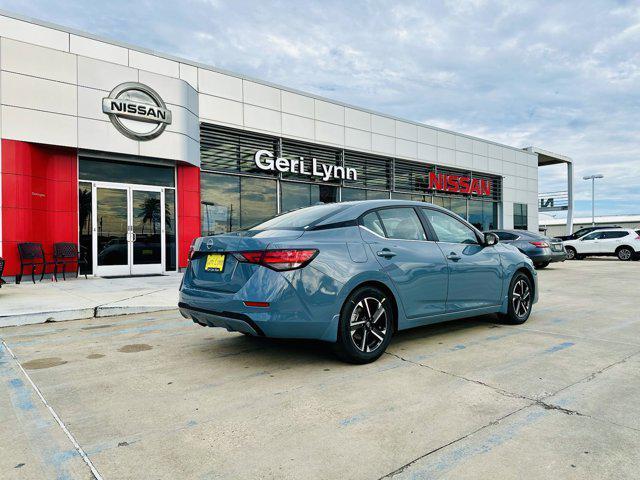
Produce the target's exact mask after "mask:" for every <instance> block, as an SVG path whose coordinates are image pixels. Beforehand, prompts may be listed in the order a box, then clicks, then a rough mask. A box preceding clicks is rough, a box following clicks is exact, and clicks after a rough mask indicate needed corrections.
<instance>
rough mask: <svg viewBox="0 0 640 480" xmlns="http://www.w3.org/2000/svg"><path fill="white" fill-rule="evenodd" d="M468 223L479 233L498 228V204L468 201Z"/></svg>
mask: <svg viewBox="0 0 640 480" xmlns="http://www.w3.org/2000/svg"><path fill="white" fill-rule="evenodd" d="M469 223H471V224H472V225H473V226H474V227H476V228H477V229H478V230H480V231H486V230H491V229H494V228H498V204H497V203H496V202H483V201H482V200H469Z"/></svg>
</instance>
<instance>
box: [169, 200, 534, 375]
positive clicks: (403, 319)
mask: <svg viewBox="0 0 640 480" xmlns="http://www.w3.org/2000/svg"><path fill="white" fill-rule="evenodd" d="M189 257H190V260H189V265H188V267H187V270H186V272H185V275H184V279H183V283H182V285H181V286H180V300H179V302H180V303H179V308H180V311H181V313H182V314H183V315H184V316H185V317H187V318H191V319H193V321H194V322H195V323H198V324H200V325H203V326H210V327H224V328H226V329H228V330H231V331H238V332H242V333H245V334H248V335H255V336H267V337H280V338H310V339H318V340H324V341H327V342H331V343H334V344H335V345H336V348H337V352H338V354H339V355H340V356H341V357H342V358H343V359H345V360H346V361H349V362H353V363H367V362H371V361H374V360H376V359H377V358H378V357H380V355H382V353H383V352H384V351H385V349H386V348H387V345H389V342H390V341H391V337H392V335H393V333H394V332H395V331H398V330H404V329H407V328H412V327H417V326H420V325H427V324H431V323H437V322H444V321H447V320H454V319H459V318H465V317H473V316H477V315H484V314H490V313H497V314H498V315H499V316H500V318H501V319H502V320H503V321H504V322H507V323H512V324H520V323H524V322H525V321H526V320H527V319H528V318H529V315H530V313H531V309H532V307H533V304H534V303H535V302H536V300H537V296H538V288H537V282H536V271H535V269H534V268H533V264H532V262H531V260H530V259H529V258H527V257H526V256H525V255H523V254H522V253H521V252H519V251H518V249H517V248H515V247H513V246H510V245H505V244H502V243H499V242H498V237H496V235H495V234H493V233H488V234H482V233H481V232H479V231H478V230H476V229H475V228H474V227H473V226H472V225H470V224H469V223H468V222H466V221H465V220H463V219H462V218H460V217H458V216H457V215H455V214H454V213H452V212H450V211H448V210H445V209H443V208H441V207H437V206H435V205H431V204H428V203H422V202H409V201H401V200H369V201H360V202H345V203H335V204H328V205H318V206H313V207H308V208H302V209H300V210H296V211H293V212H289V213H285V214H283V215H280V216H277V217H275V218H273V219H271V220H268V221H266V222H264V223H261V224H259V225H257V226H255V227H253V228H251V229H249V230H246V231H239V232H233V233H227V234H222V235H213V236H209V237H202V238H198V239H196V240H195V241H194V243H193V245H192V247H191V252H190V255H189Z"/></svg>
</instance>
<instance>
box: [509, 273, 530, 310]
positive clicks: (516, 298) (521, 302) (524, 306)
mask: <svg viewBox="0 0 640 480" xmlns="http://www.w3.org/2000/svg"><path fill="white" fill-rule="evenodd" d="M511 302H512V305H513V311H514V312H515V314H516V316H517V317H518V318H523V317H525V316H526V315H527V313H528V312H529V309H530V308H531V287H529V283H527V281H526V280H524V279H523V278H521V279H519V280H518V281H517V282H516V284H515V285H514V286H513V292H512V294H511Z"/></svg>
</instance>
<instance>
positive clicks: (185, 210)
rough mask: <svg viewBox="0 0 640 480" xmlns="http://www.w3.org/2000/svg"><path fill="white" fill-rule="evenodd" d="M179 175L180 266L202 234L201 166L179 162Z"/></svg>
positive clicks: (186, 260)
mask: <svg viewBox="0 0 640 480" xmlns="http://www.w3.org/2000/svg"><path fill="white" fill-rule="evenodd" d="M177 176H178V192H177V194H178V267H179V268H184V267H186V266H187V262H188V260H189V247H190V246H191V242H192V241H193V239H194V238H197V237H199V236H200V168H199V167H194V166H193V165H185V164H179V165H178V167H177Z"/></svg>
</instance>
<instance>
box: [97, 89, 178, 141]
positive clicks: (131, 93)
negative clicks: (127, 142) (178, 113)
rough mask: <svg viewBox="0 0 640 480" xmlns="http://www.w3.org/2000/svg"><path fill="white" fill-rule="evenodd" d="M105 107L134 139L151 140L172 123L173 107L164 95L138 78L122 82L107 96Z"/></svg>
mask: <svg viewBox="0 0 640 480" xmlns="http://www.w3.org/2000/svg"><path fill="white" fill-rule="evenodd" d="M102 111H103V112H104V113H106V114H107V115H109V119H110V120H111V123H113V125H114V127H116V128H117V129H118V130H119V131H120V133H122V134H123V135H125V136H127V137H129V138H131V139H133V140H151V139H153V138H156V137H157V136H158V135H160V134H161V133H162V132H163V131H164V129H165V128H166V126H167V125H170V124H171V111H170V110H169V109H167V106H166V105H165V103H164V101H163V100H162V98H160V95H158V93H157V92H156V91H155V90H154V89H152V88H151V87H148V86H147V85H144V84H142V83H138V82H126V83H121V84H120V85H118V86H117V87H116V88H114V89H113V90H112V91H111V93H110V94H109V96H108V97H107V98H103V99H102Z"/></svg>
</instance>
